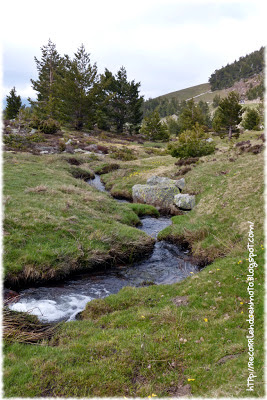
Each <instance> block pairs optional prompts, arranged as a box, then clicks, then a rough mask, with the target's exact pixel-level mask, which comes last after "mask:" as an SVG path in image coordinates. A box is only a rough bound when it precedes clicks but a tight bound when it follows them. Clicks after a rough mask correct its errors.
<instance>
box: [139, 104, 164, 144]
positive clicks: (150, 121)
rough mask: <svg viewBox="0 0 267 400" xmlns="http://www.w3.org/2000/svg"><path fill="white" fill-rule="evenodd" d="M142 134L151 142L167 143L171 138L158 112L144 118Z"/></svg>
mask: <svg viewBox="0 0 267 400" xmlns="http://www.w3.org/2000/svg"><path fill="white" fill-rule="evenodd" d="M140 133H142V134H144V135H146V136H147V137H148V138H149V139H150V140H162V141H167V140H168V139H169V137H170V134H169V131H168V127H167V125H166V124H165V123H164V122H161V120H160V116H159V112H158V110H155V111H154V112H153V113H152V114H150V115H149V116H147V117H145V118H144V121H143V124H142V127H141V129H140Z"/></svg>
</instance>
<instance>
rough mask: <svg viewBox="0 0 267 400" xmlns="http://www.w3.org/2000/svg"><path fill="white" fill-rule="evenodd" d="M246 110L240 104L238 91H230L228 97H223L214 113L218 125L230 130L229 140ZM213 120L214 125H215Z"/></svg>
mask: <svg viewBox="0 0 267 400" xmlns="http://www.w3.org/2000/svg"><path fill="white" fill-rule="evenodd" d="M243 112H244V110H243V109H242V106H241V105H240V104H239V95H238V93H236V92H230V93H229V94H228V96H227V97H225V98H224V99H222V100H221V101H220V103H219V107H218V108H217V110H216V112H215V114H214V121H215V122H216V126H217V127H223V128H225V129H227V130H228V137H229V140H230V139H231V138H232V132H233V130H234V129H235V128H236V126H237V125H238V124H239V123H240V122H241V121H242V114H243ZM214 121H213V126H214Z"/></svg>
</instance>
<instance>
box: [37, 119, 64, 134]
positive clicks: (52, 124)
mask: <svg viewBox="0 0 267 400" xmlns="http://www.w3.org/2000/svg"><path fill="white" fill-rule="evenodd" d="M59 128H60V126H59V123H58V122H57V121H56V120H54V119H52V118H49V119H47V120H44V121H42V122H41V124H40V131H41V132H43V133H47V134H53V133H56V132H57V131H58V130H59Z"/></svg>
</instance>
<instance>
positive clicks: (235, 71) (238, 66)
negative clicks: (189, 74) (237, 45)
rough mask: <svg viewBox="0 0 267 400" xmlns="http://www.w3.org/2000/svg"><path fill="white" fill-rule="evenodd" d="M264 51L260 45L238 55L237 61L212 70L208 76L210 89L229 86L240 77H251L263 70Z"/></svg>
mask: <svg viewBox="0 0 267 400" xmlns="http://www.w3.org/2000/svg"><path fill="white" fill-rule="evenodd" d="M264 51H265V48H264V47H261V48H260V50H256V51H253V52H252V53H250V54H248V55H246V56H245V57H240V58H239V60H238V61H234V62H233V63H231V64H227V65H226V66H225V67H222V68H220V69H218V70H216V71H214V73H213V74H211V76H210V78H209V83H210V85H211V90H212V91H214V90H219V89H225V88H229V87H231V86H233V84H234V83H235V82H238V81H240V80H241V79H247V78H251V77H252V76H254V75H256V74H259V73H261V72H263V71H264Z"/></svg>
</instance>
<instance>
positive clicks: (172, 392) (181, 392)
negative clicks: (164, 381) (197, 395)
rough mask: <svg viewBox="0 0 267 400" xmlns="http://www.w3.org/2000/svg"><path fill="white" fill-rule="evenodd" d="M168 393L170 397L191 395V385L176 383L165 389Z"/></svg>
mask: <svg viewBox="0 0 267 400" xmlns="http://www.w3.org/2000/svg"><path fill="white" fill-rule="evenodd" d="M167 392H168V395H169V396H170V397H190V396H191V386H190V385H189V384H187V385H182V384H180V385H178V386H173V387H171V388H170V389H168V390H167Z"/></svg>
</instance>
